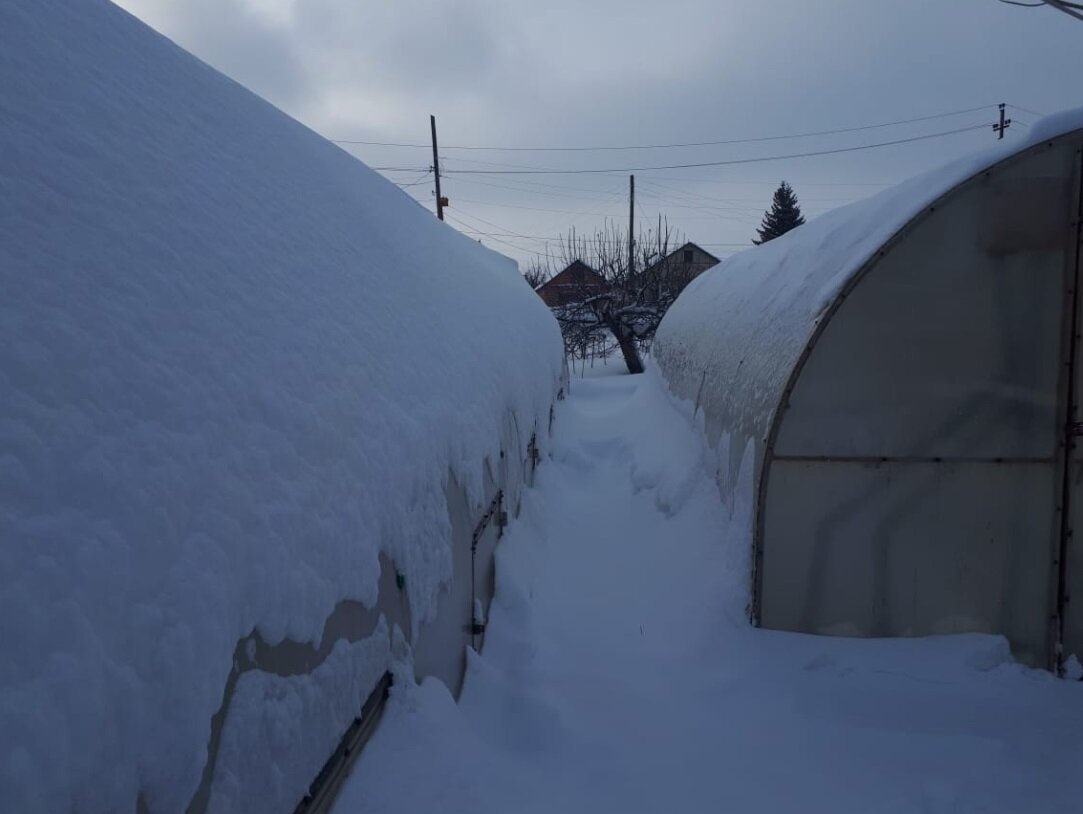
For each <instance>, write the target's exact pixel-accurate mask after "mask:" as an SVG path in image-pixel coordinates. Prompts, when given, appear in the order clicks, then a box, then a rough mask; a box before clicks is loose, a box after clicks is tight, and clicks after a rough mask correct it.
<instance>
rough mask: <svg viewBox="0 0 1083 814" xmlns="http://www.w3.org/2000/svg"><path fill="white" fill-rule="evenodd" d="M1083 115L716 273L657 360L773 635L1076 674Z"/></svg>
mask: <svg viewBox="0 0 1083 814" xmlns="http://www.w3.org/2000/svg"><path fill="white" fill-rule="evenodd" d="M1081 146H1083V111H1074V112H1070V113H1064V114H1060V115H1058V116H1054V117H1049V118H1047V119H1045V120H1043V121H1042V122H1041V123H1040V124H1039V125H1037V126H1036V127H1035V128H1034V129H1033V130H1032V131H1031V133H1030V134H1029V135H1028V136H1027V138H1026V139H1025V140H1022V141H1017V142H1016V143H1015V144H1014V145H1012V146H1010V147H1008V146H1006V147H1002V148H1000V149H998V150H992V151H989V152H986V153H982V154H980V155H977V156H973V157H969V158H967V159H964V160H961V161H958V162H955V163H953V164H950V165H948V166H947V167H944V168H942V169H939V170H937V171H935V172H932V173H928V174H926V175H923V176H920V177H917V178H914V179H912V180H910V181H907V182H906V183H903V184H901V185H899V186H897V187H895V188H892V189H889V190H886V191H885V192H883V193H880V194H878V195H876V196H874V197H872V198H870V199H868V200H865V201H861V202H858V203H855V204H851V205H849V206H847V207H844V208H842V209H839V210H835V211H834V212H831V213H828V214H826V215H824V216H823V217H821V218H819V219H817V220H816V221H814V222H811V223H809V224H808V225H806V226H804V227H801V228H799V229H797V230H795V231H793V232H791V233H789V234H787V235H785V236H784V237H782V238H779V239H777V240H775V241H773V242H771V243H769V244H766V245H764V246H761V247H759V248H756V249H752V250H750V251H747V252H744V253H742V254H739V255H737V256H735V257H733V258H731V259H730V260H729V261H727V262H725V263H723V264H722V265H720V266H718V267H716V268H715V269H713V270H711V271H710V272H708V273H707V274H704V275H703V276H702V277H701V278H700V279H698V280H697V281H696V282H695V283H694V284H693V285H692V286H690V287H689V289H688V290H687V291H686V292H685V294H683V295H682V296H681V298H680V299H679V300H678V302H677V303H676V305H675V306H674V307H673V309H672V310H671V311H670V313H669V315H667V317H666V319H665V321H664V322H663V324H662V326H661V328H660V330H659V333H658V338H657V344H656V350H655V356H656V359H657V362H658V365H659V368H660V370H661V372H662V375H663V376H664V377H665V379H666V381H667V383H668V385H669V387H670V389H671V391H672V392H673V393H674V394H675V395H676V396H677V397H678V398H680V399H682V400H685V401H687V402H688V403H689V405H690V406H689V409H690V411H694V413H695V415H696V418H697V420H699V421H702V422H703V425H704V428H705V430H706V433H707V437H708V440H709V442H710V444H711V445H712V447H713V448H714V450H715V451H716V453H717V455H718V470H717V475H718V481H719V484H720V486H721V488H722V492H723V498H724V500H725V501H727V503H728V504H729V505H730V507H731V510H732V511H734V512H735V513H737V512H740V511H741V510H742V507H744V509H745V514H746V516H747V525H748V532H749V535H750V537H751V544H752V557H751V568H750V570H751V580H752V587H751V603H750V614H751V617H752V621H753V623H755V624H758V625H762V626H763V627H766V628H774V629H782V630H792V631H804V632H813V633H822V634H834V635H848V636H850V635H852V636H920V635H932V634H947V633H956V632H964V631H981V632H993V633H999V634H1003V635H1005V636H1006V637H1007V638H1008V640H1009V641H1010V643H1011V645H1012V649H1013V652H1014V653H1015V655H1016V657H1017V658H1019V659H1020V660H1022V661H1025V662H1028V663H1031V664H1038V665H1050V666H1053V665H1055V664H1056V663H1057V662H1058V661H1062V660H1063V659H1064V658H1067V657H1068V656H1070V654H1072V653H1083V602H1080V603H1075V604H1074V605H1073V604H1072V603H1071V602H1070V599H1071V589H1072V586H1073V585H1075V584H1080V583H1081V582H1083V558H1081V556H1080V552H1078V551H1077V550H1075V549H1074V548H1073V528H1074V526H1075V525H1076V518H1077V517H1078V516H1079V514H1080V512H1081V511H1083V458H1081V456H1080V451H1079V449H1078V442H1077V438H1078V436H1079V435H1081V434H1083V423H1081V419H1080V416H1079V410H1078V407H1079V400H1080V371H1079V365H1080V359H1079V347H1078V340H1079V329H1078V323H1079V319H1080V316H1079V313H1078V311H1079V301H1078V297H1077V295H1076V292H1077V290H1078V285H1077V283H1078V279H1079V274H1080V218H1079V213H1080V185H1081V181H1080V151H1081Z"/></svg>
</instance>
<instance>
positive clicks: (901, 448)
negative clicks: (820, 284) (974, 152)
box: [775, 144, 1075, 459]
mask: <svg viewBox="0 0 1083 814" xmlns="http://www.w3.org/2000/svg"><path fill="white" fill-rule="evenodd" d="M1074 146H1075V145H1073V144H1065V145H1062V146H1060V147H1058V148H1055V149H1048V150H1045V151H1042V152H1038V153H1036V154H1034V155H1032V156H1029V157H1028V158H1026V159H1025V160H1022V161H1019V162H1016V163H1014V164H1012V165H1010V166H1008V167H1005V168H1002V169H1000V170H994V171H993V172H992V173H990V174H989V175H988V176H987V177H985V178H982V179H979V180H978V181H977V182H975V183H973V184H971V185H970V186H969V187H968V188H967V189H966V190H965V191H963V192H962V193H961V194H959V195H958V196H956V197H954V198H952V199H950V200H949V201H947V202H946V203H945V204H944V205H942V206H940V207H939V208H938V209H937V210H936V211H935V212H933V213H931V214H930V215H929V216H928V217H926V218H924V219H923V220H922V221H921V222H920V223H919V224H918V225H917V226H916V228H914V229H913V230H912V231H911V232H910V233H909V234H907V235H906V236H905V237H904V238H903V239H901V240H900V241H899V242H898V243H897V244H896V245H895V246H894V247H892V248H890V249H889V250H888V251H887V253H886V255H885V256H884V257H883V258H882V259H881V260H880V261H879V262H878V263H877V264H876V265H875V266H874V267H873V268H872V269H871V270H870V272H869V273H868V274H867V275H866V276H865V277H864V278H863V279H862V280H861V281H860V282H859V283H858V284H857V285H856V286H855V288H854V289H853V290H852V291H851V292H850V293H849V295H848V297H847V299H846V300H845V301H844V302H843V303H842V304H841V306H840V307H839V309H838V311H837V312H836V313H835V315H834V316H833V317H832V319H831V321H830V322H829V323H828V324H827V325H826V326H825V328H824V331H823V333H822V334H821V336H820V337H819V338H818V340H817V341H816V343H815V344H814V346H813V348H812V352H811V355H810V356H809V358H808V360H807V362H806V364H805V366H804V368H803V369H802V371H801V374H800V377H799V379H798V381H797V383H796V386H795V387H794V389H793V391H792V393H791V395H790V398H789V404H788V407H787V409H786V410H785V412H784V414H783V415H782V417H781V426H780V431H779V435H778V439H777V444H776V447H775V452H776V454H778V455H781V456H827V457H832V458H837V457H881V456H882V457H891V458H894V457H903V458H912V457H946V458H971V459H972V458H998V457H1013V458H1020V457H1021V458H1050V457H1052V456H1053V455H1054V454H1055V450H1056V440H1057V399H1058V384H1059V376H1060V364H1061V362H1060V347H1061V312H1062V291H1063V286H1064V268H1065V248H1066V244H1067V240H1066V235H1067V229H1068V222H1069V220H1070V201H1071V194H1070V191H1071V178H1072V175H1073V169H1074V167H1073V162H1074V152H1073V148H1074Z"/></svg>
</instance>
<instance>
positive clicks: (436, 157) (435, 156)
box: [429, 116, 444, 220]
mask: <svg viewBox="0 0 1083 814" xmlns="http://www.w3.org/2000/svg"><path fill="white" fill-rule="evenodd" d="M429 124H430V125H431V127H432V172H433V175H435V176H436V217H438V218H439V219H440V220H443V219H444V199H443V198H441V197H440V154H439V151H438V150H437V149H436V117H435V116H429Z"/></svg>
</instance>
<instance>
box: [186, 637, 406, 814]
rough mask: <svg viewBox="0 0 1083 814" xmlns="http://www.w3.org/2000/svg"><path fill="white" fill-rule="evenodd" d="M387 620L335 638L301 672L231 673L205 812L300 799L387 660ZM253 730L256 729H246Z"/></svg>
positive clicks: (226, 813)
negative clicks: (316, 662) (354, 635)
mask: <svg viewBox="0 0 1083 814" xmlns="http://www.w3.org/2000/svg"><path fill="white" fill-rule="evenodd" d="M390 644H391V640H390V637H389V631H388V629H387V625H386V623H385V622H384V621H383V620H382V619H381V621H380V624H379V625H378V626H377V628H376V630H375V631H374V632H373V634H372V635H371V636H369V637H368V638H366V639H363V640H362V641H359V642H356V643H353V644H350V643H348V642H346V641H342V640H340V641H339V642H337V643H336V644H335V646H334V648H333V649H332V650H331V654H330V655H329V656H328V657H327V659H326V660H325V661H324V662H323V663H322V664H321V665H320V666H319V667H317V668H316V669H315V670H313V671H312V673H310V674H307V675H294V676H284V677H280V676H275V675H271V674H269V673H264V672H260V671H258V670H252V671H250V672H247V673H244V674H243V675H242V676H241V677H240V679H239V680H238V681H237V689H236V691H235V693H234V695H233V700H232V701H231V703H230V707H229V713H228V714H227V716H226V722H225V727H224V728H223V731H222V742H221V746H220V747H219V752H218V761H217V765H216V770H215V774H214V783H213V784H212V785H211V794H210V803H209V805H208V806H207V811H208V814H231V812H238V811H277V810H281V809H283V808H284V806H283V801H299V800H300V799H301V798H302V797H304V795H305V793H306V792H307V791H308V787H309V784H310V783H311V782H312V781H313V779H315V777H316V775H317V774H318V773H319V771H320V769H321V768H322V767H323V764H324V762H325V760H326V759H327V757H328V756H329V755H330V754H331V753H332V752H333V751H334V750H335V747H336V746H338V743H339V740H340V739H341V738H342V733H343V721H346V722H349V721H351V720H353V719H354V717H356V716H357V714H358V711H359V710H360V709H361V705H362V704H364V702H365V699H366V698H367V697H368V694H369V692H370V691H371V690H372V688H373V687H374V686H375V685H376V682H378V681H379V680H380V677H381V676H383V674H384V671H385V670H387V668H388V666H389V664H390V661H391V647H390ZM253 733H255V736H253Z"/></svg>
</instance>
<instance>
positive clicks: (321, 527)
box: [0, 0, 562, 811]
mask: <svg viewBox="0 0 1083 814" xmlns="http://www.w3.org/2000/svg"><path fill="white" fill-rule="evenodd" d="M0 76H2V77H3V79H2V81H0V290H2V291H3V296H2V297H0V393H2V394H3V395H2V397H0V540H2V541H3V543H2V545H0V649H2V651H3V659H2V666H0V732H2V733H3V734H2V736H0V799H3V800H4V807H5V808H10V810H13V811H69V810H79V811H114V810H122V809H124V810H128V809H131V807H132V806H133V805H134V801H135V799H136V796H137V794H138V793H139V791H140V790H142V791H143V793H144V794H146V795H147V799H148V803H150V807H151V809H153V810H154V811H182V810H184V808H185V806H186V805H187V803H188V799H189V797H190V796H191V794H192V792H193V790H194V789H195V787H196V785H197V784H198V782H199V775H200V771H201V769H202V766H203V761H204V756H205V755H204V750H205V748H206V744H207V740H208V733H209V730H210V725H211V715H212V713H214V712H215V710H216V709H217V708H218V706H219V704H220V703H221V701H222V692H223V686H224V682H225V680H226V677H227V675H228V674H229V672H230V667H231V663H232V656H233V649H234V646H235V643H236V642H237V641H238V640H239V639H241V638H242V637H244V636H246V635H248V634H249V632H250V631H252V629H253V628H254V627H258V628H259V630H260V631H261V632H262V634H263V636H264V638H265V639H266V640H267V641H269V642H272V643H273V642H276V641H279V640H281V639H282V638H283V637H287V636H288V637H291V638H293V639H297V640H303V641H318V639H319V637H320V635H321V632H322V624H323V622H324V620H325V618H326V617H327V616H328V615H329V613H330V611H331V610H332V608H333V607H334V605H335V604H336V602H338V601H339V600H341V599H343V598H350V599H354V600H358V601H362V602H365V603H367V604H372V603H373V602H374V600H375V599H376V594H377V578H378V575H379V567H378V564H377V558H378V554H379V552H380V550H381V548H382V549H385V550H387V551H388V552H389V553H390V555H391V556H392V558H393V559H394V561H395V564H396V567H397V568H399V569H400V570H401V571H402V572H403V573H404V574H405V576H406V580H407V584H408V585H409V586H410V588H411V590H410V592H409V595H410V598H411V601H412V602H413V603H414V607H413V611H414V614H413V615H414V618H415V620H416V619H421V618H423V617H424V615H425V613H426V611H427V610H428V607H429V605H430V604H431V602H432V600H433V598H434V595H435V592H436V590H437V587H438V585H439V583H440V581H441V580H443V579H445V578H447V577H448V576H449V574H450V573H451V557H450V549H449V545H450V541H449V540H448V539H447V538H448V534H449V532H448V529H449V523H448V519H447V508H446V502H445V495H444V485H445V482H446V480H447V477H448V472H449V470H452V469H453V470H454V471H455V473H456V477H457V479H458V480H460V481H461V482H463V483H464V484H465V485H466V487H467V488H468V489H470V490H473V494H475V495H477V496H479V495H480V491H481V487H482V478H483V472H484V461H485V459H486V457H492V458H494V459H495V458H496V456H497V455H498V453H499V437H498V433H499V429H500V427H502V426H503V423H502V422H504V421H506V419H507V417H508V413H509V411H514V413H515V414H516V416H517V417H518V420H519V424H520V426H524V427H527V428H529V427H530V426H531V425H532V423H533V421H534V419H535V417H536V416H538V415H539V414H545V415H546V416H547V414H548V409H549V405H550V402H551V399H552V396H553V393H554V390H555V388H556V386H557V380H558V378H559V376H560V372H561V363H562V358H561V357H562V353H561V343H560V335H559V331H558V329H557V326H556V323H555V321H554V320H553V318H552V315H551V314H550V313H549V311H548V310H547V309H546V308H545V306H544V305H543V304H542V303H541V302H540V301H539V299H538V297H537V296H536V295H534V294H533V293H532V292H531V291H530V289H529V287H527V286H524V285H523V282H522V279H521V277H520V275H519V274H518V272H517V270H516V268H515V265H514V263H512V262H510V261H509V260H508V259H507V258H505V257H502V256H500V255H497V254H495V253H493V252H491V251H489V250H488V249H485V248H483V247H481V246H479V245H478V244H477V243H476V242H475V241H473V240H470V239H469V238H467V237H465V236H463V235H460V234H459V233H457V232H455V231H454V230H453V229H450V228H448V227H446V226H444V225H442V224H440V223H438V222H437V221H436V219H435V218H434V217H433V216H432V215H431V214H430V213H428V212H426V211H425V210H424V209H423V208H422V207H420V206H419V205H418V204H417V203H416V202H414V201H413V200H412V199H410V198H409V197H408V196H406V195H405V194H404V193H402V192H401V191H399V190H398V189H396V188H395V187H394V186H393V185H392V184H391V183H389V182H388V181H387V180H385V179H384V178H382V177H381V176H379V175H378V174H376V173H375V172H373V171H371V170H369V169H368V168H367V167H365V166H364V165H362V164H361V163H360V162H358V161H357V160H356V159H354V158H353V157H351V156H350V155H348V154H347V153H345V152H344V151H343V150H341V149H339V148H338V147H336V146H334V145H333V144H331V143H329V142H327V141H325V140H324V139H323V138H321V137H320V136H318V135H317V134H316V133H314V132H312V131H311V130H309V129H307V128H306V127H304V126H303V125H301V124H299V123H298V122H296V121H294V120H292V119H290V118H289V117H287V116H286V115H284V114H282V113H281V112H279V111H278V110H276V109H275V108H273V107H272V106H271V105H269V104H268V103H267V102H265V101H263V100H262V99H260V98H258V97H257V96H255V95H253V94H252V93H249V92H248V91H247V90H245V89H244V88H242V87H241V86H239V85H237V84H236V83H234V82H233V81H231V80H229V79H227V78H226V77H224V76H222V75H220V74H218V73H217V72H215V71H214V70H212V69H211V68H209V67H208V66H207V65H205V64H203V63H202V62H200V61H199V60H197V59H195V58H193V57H192V56H190V55H188V54H187V53H185V52H183V51H182V50H181V49H179V48H177V47H176V46H175V45H173V44H172V43H170V42H169V41H168V40H166V39H164V38H163V37H161V36H159V35H157V34H155V33H154V32H153V31H151V30H150V29H148V28H146V27H145V26H144V25H143V24H142V23H140V22H138V21H137V20H136V19H135V18H133V17H131V16H130V15H128V14H127V13H126V12H124V11H122V10H121V9H119V8H117V7H116V6H113V5H112V4H110V3H108V2H106V0H6V2H4V3H3V4H0ZM527 432H528V434H529V430H528V431H527Z"/></svg>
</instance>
